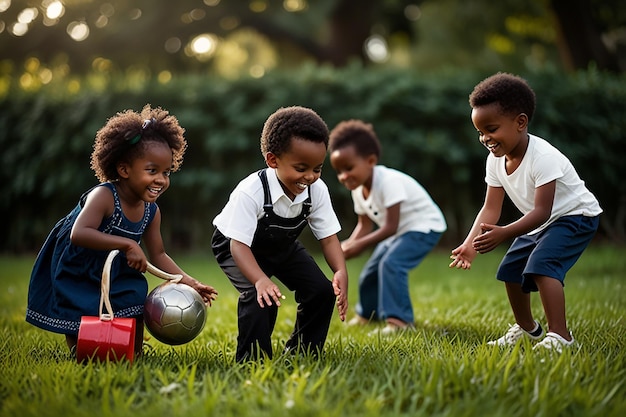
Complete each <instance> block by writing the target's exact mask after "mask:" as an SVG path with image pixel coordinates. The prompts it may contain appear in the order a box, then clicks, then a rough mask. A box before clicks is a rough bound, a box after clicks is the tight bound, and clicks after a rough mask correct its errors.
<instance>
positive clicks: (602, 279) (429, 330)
mask: <svg viewBox="0 0 626 417" xmlns="http://www.w3.org/2000/svg"><path fill="white" fill-rule="evenodd" d="M501 255H502V252H496V253H491V254H487V255H481V256H480V257H479V258H478V259H477V261H476V262H475V263H474V266H473V267H472V269H471V270H470V271H458V270H452V269H449V268H448V267H447V264H448V259H447V256H448V255H447V253H444V252H439V253H434V254H432V255H431V256H430V257H429V258H427V260H426V261H425V262H424V263H423V264H422V265H421V266H420V267H419V268H418V269H417V270H415V271H414V273H413V275H412V278H411V291H412V298H413V302H414V309H415V315H416V326H417V332H415V333H412V334H406V335H403V336H399V337H392V338H382V339H381V338H380V337H376V336H374V337H372V336H368V332H369V331H370V330H372V328H373V327H365V328H353V327H347V326H345V324H343V323H341V322H340V321H339V320H338V318H337V316H336V315H335V317H334V318H333V321H332V323H331V329H330V332H329V336H328V341H327V343H326V353H325V355H324V356H323V358H321V359H318V360H316V359H314V358H311V357H285V356H281V355H276V356H275V358H274V359H273V360H271V361H266V362H264V363H257V362H253V363H248V364H236V363H235V362H234V350H235V347H236V333H237V326H236V303H237V294H236V292H235V290H234V289H233V288H232V287H231V286H230V284H229V283H228V281H227V279H226V278H225V277H224V276H223V275H222V274H221V272H220V271H219V270H218V268H217V266H216V264H215V261H214V260H213V259H212V258H211V257H206V258H202V257H198V256H190V255H189V256H182V257H181V256H177V257H175V258H176V259H177V261H178V263H179V264H180V265H181V266H183V268H185V269H186V270H187V271H188V272H190V273H191V274H192V275H194V276H196V278H198V279H200V280H202V281H204V282H207V283H209V284H211V285H213V286H215V287H216V288H217V289H218V290H219V291H220V296H219V299H218V300H217V301H216V302H215V304H214V307H212V308H211V309H210V310H209V312H208V314H209V315H208V320H207V325H206V326H205V328H204V330H203V332H202V333H201V334H200V335H199V336H198V337H197V338H196V339H194V340H193V341H192V342H190V343H188V344H186V345H182V346H176V347H171V346H168V345H164V344H162V343H160V342H158V341H156V340H155V339H154V338H150V339H149V340H147V343H148V344H149V345H150V347H149V348H146V350H145V354H144V356H143V357H142V358H140V359H139V360H137V361H135V363H134V364H132V365H129V364H128V363H90V364H87V365H79V364H77V363H76V362H75V361H74V360H73V359H72V358H71V357H70V355H69V353H68V352H67V349H66V347H65V343H64V338H63V337H62V336H61V335H58V334H54V333H49V332H46V331H43V330H40V329H38V328H36V327H34V326H31V325H29V324H27V323H26V322H25V321H24V313H25V307H26V295H27V290H28V280H29V273H30V268H31V266H32V262H33V257H20V258H15V257H1V256H0V283H1V287H0V288H1V291H0V332H1V334H0V366H1V370H2V378H1V379H0V416H2V417H13V416H15V417H17V416H25V417H29V416H37V417H42V416H44V417H45V416H72V417H73V416H77V417H80V416H85V417H113V416H114V417H126V416H129V417H130V416H133V417H143V416H146V417H147V416H150V417H154V416H167V417H171V416H212V415H214V416H268V417H269V416H282V415H285V416H287V415H288V416H292V417H297V416H336V417H340V416H341V417H344V416H451V417H452V416H453V417H463V416H481V417H483V416H507V417H515V416H545V417H557V416H568V417H572V416H581V417H582V416H585V417H590V416H598V417H610V416H620V417H621V416H623V415H624V413H626V386H625V383H626V354H625V352H624V348H625V347H626V341H625V336H626V326H625V324H626V323H625V320H624V319H625V318H624V314H625V313H626V297H624V292H623V291H624V289H625V288H624V279H625V278H626V276H625V275H626V256H625V252H624V248H623V247H610V246H600V245H596V246H592V247H591V248H589V249H588V250H587V252H586V253H585V254H584V255H583V257H582V258H581V260H580V261H579V262H578V264H576V265H575V267H574V268H573V269H572V270H571V271H570V273H569V275H568V278H567V280H566V284H567V285H566V287H565V290H566V299H567V308H568V320H569V325H570V328H571V329H572V331H573V333H574V336H575V338H576V339H577V341H578V342H579V345H578V346H577V347H576V348H573V349H571V350H568V351H565V352H564V353H563V354H562V355H558V356H555V355H550V354H548V353H545V352H544V353H540V352H536V351H532V350H531V345H530V344H528V343H524V344H521V345H518V346H516V347H515V348H507V349H500V348H493V347H491V346H487V345H486V343H485V342H486V340H489V339H491V338H494V337H497V336H500V335H501V334H502V333H503V332H504V331H506V329H507V325H508V323H511V322H512V320H513V319H512V314H511V312H510V309H509V306H508V302H507V300H506V296H505V292H504V287H503V286H502V284H500V283H498V282H496V281H495V279H494V278H493V276H494V272H495V268H496V266H497V264H498V262H499V260H500V257H501ZM364 259H365V258H360V259H357V260H354V261H350V262H349V264H348V265H349V269H350V279H351V287H350V303H351V306H353V305H354V304H355V302H356V284H357V279H358V272H359V270H360V267H361V265H362V263H363V261H364ZM149 280H150V283H151V288H152V287H154V286H155V285H157V284H158V283H160V281H159V280H158V279H156V278H149ZM285 294H286V295H287V300H285V302H284V303H283V307H281V309H280V311H279V317H278V322H277V325H276V329H275V331H274V339H273V340H274V341H275V343H276V351H277V352H280V351H281V348H282V346H283V344H284V342H285V340H286V339H287V338H288V336H289V333H290V331H291V329H292V326H293V320H294V316H295V303H294V301H293V294H292V293H290V292H288V291H285ZM533 308H534V311H535V313H536V316H537V318H539V319H540V320H541V321H542V323H543V324H545V320H544V317H543V312H542V309H541V305H540V302H539V297H537V296H535V297H533ZM352 314H353V313H352V310H351V312H350V315H349V318H350V317H351V316H352Z"/></svg>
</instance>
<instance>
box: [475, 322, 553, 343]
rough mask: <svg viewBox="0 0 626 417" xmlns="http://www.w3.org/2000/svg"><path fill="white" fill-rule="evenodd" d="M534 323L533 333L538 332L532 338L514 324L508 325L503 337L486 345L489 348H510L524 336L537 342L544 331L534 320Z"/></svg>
mask: <svg viewBox="0 0 626 417" xmlns="http://www.w3.org/2000/svg"><path fill="white" fill-rule="evenodd" d="M535 323H536V324H537V326H538V327H536V329H535V331H534V332H533V333H537V332H538V331H539V334H538V335H536V336H533V335H532V334H531V333H529V332H527V331H526V330H524V329H522V327H521V326H520V325H519V324H517V323H515V324H514V325H512V326H511V325H509V330H508V331H507V332H506V334H505V335H504V336H502V337H500V338H499V339H496V340H490V341H488V342H487V344H488V345H491V346H511V345H514V344H516V343H517V342H518V341H519V340H520V339H521V338H522V337H524V336H527V337H530V338H531V340H539V339H541V338H542V337H543V335H544V331H543V328H542V327H541V325H540V324H539V322H538V321H536V320H535Z"/></svg>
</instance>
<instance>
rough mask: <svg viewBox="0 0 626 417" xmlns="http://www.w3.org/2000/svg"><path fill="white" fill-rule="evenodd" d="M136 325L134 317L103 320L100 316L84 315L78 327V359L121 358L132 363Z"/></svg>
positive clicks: (81, 360) (80, 360) (104, 359)
mask: <svg viewBox="0 0 626 417" xmlns="http://www.w3.org/2000/svg"><path fill="white" fill-rule="evenodd" d="M135 326H136V321H135V319H133V318H119V317H116V318H114V319H112V320H109V321H107V320H102V319H100V317H90V316H83V317H82V318H81V319H80V328H79V329H78V344H77V346H76V359H77V360H78V362H83V361H87V360H90V359H99V360H101V361H106V360H112V361H114V360H121V359H123V358H126V359H128V361H130V362H131V363H132V362H133V358H134V355H135Z"/></svg>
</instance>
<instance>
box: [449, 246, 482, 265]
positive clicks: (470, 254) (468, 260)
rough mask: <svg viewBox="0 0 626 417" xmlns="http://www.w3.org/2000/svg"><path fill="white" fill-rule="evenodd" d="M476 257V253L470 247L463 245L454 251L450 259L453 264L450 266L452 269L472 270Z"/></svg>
mask: <svg viewBox="0 0 626 417" xmlns="http://www.w3.org/2000/svg"><path fill="white" fill-rule="evenodd" d="M475 257H476V251H475V250H474V249H473V248H471V247H468V245H466V244H462V245H460V246H459V247H457V248H456V249H454V250H453V251H452V254H451V255H450V259H452V262H450V264H449V265H448V266H449V267H450V268H459V269H470V268H471V267H472V261H473V260H474V258H475Z"/></svg>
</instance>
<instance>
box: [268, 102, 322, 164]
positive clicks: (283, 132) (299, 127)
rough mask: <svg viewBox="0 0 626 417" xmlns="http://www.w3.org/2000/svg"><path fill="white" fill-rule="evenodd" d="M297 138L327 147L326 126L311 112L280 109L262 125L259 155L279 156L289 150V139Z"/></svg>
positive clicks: (302, 108) (296, 108)
mask: <svg viewBox="0 0 626 417" xmlns="http://www.w3.org/2000/svg"><path fill="white" fill-rule="evenodd" d="M292 138H299V139H304V140H308V141H311V142H315V143H323V144H324V146H326V147H328V126H326V123H325V122H324V120H322V118H321V117H320V116H319V115H318V114H317V113H315V112H314V111H313V110H311V109H309V108H306V107H300V106H291V107H281V108H280V109H278V110H276V111H275V112H274V113H272V114H271V115H270V116H269V117H268V119H267V120H266V121H265V124H264V125H263V132H262V133H261V154H262V155H263V156H265V155H266V154H267V153H268V152H271V153H273V154H274V155H276V156H280V155H282V154H283V153H285V152H287V151H288V150H289V147H290V146H291V139H292Z"/></svg>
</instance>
